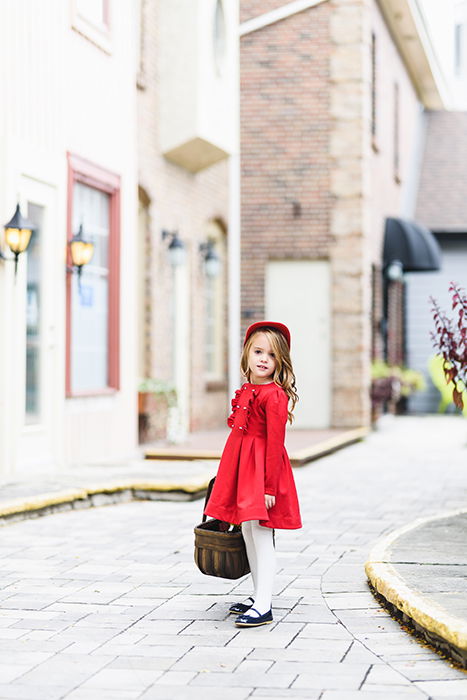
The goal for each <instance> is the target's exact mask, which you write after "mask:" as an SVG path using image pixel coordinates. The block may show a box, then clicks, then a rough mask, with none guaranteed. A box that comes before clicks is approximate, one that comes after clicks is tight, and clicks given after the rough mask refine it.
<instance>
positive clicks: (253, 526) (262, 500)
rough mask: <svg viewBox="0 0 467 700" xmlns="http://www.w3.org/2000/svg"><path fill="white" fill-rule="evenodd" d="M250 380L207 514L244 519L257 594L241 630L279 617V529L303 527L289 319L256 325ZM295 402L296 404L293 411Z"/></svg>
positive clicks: (246, 363)
mask: <svg viewBox="0 0 467 700" xmlns="http://www.w3.org/2000/svg"><path fill="white" fill-rule="evenodd" d="M240 365H241V370H242V374H243V375H244V376H245V378H246V380H247V381H246V382H245V384H243V386H242V387H241V389H238V390H237V391H236V393H235V398H234V399H233V400H232V409H233V412H232V414H231V416H230V418H229V419H228V421H227V422H228V425H229V426H230V427H231V428H232V432H231V434H230V435H229V438H228V440H227V443H226V445H225V448H224V451H223V453H222V457H221V461H220V464H219V469H218V472H217V477H216V481H215V484H214V488H213V490H212V493H211V497H210V499H209V501H208V503H207V505H206V509H205V511H204V512H205V513H206V515H209V516H211V517H213V518H218V519H219V520H223V521H225V522H229V523H236V524H239V523H242V532H243V538H244V540H245V546H246V551H247V555H248V561H249V564H250V569H251V576H252V579H253V585H254V594H253V597H252V598H249V599H248V601H249V602H248V603H237V604H235V605H232V606H231V607H230V610H229V612H231V613H236V614H238V613H240V616H239V617H237V619H236V621H235V624H236V625H237V626H238V627H258V626H260V625H268V624H270V623H271V622H272V619H273V618H272V609H271V601H272V588H273V583H274V576H275V571H276V556H275V550H274V540H273V534H274V532H273V528H285V529H297V528H300V527H301V526H302V524H301V520H300V510H299V506H298V499H297V492H296V489H295V483H294V478H293V474H292V469H291V466H290V462H289V458H288V456H287V452H286V450H285V447H284V437H285V424H286V422H287V418H288V419H289V421H290V422H292V411H293V409H294V407H295V404H296V402H297V400H298V396H297V392H296V391H295V375H294V373H293V369H292V363H291V360H290V332H289V329H288V328H287V326H285V325H284V324H283V323H276V322H275V321H260V322H258V323H253V325H251V326H250V327H249V328H248V330H247V332H246V335H245V341H244V343H243V352H242V357H241V363H240ZM289 401H290V403H291V407H290V409H291V410H290V411H288V404H289Z"/></svg>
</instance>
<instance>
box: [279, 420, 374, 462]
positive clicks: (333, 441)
mask: <svg viewBox="0 0 467 700" xmlns="http://www.w3.org/2000/svg"><path fill="white" fill-rule="evenodd" d="M369 433H370V428H354V429H353V430H346V431H345V433H343V434H342V435H336V437H333V438H329V439H328V440H323V441H322V442H318V443H317V444H316V445H312V446H311V447H305V448H304V449H302V450H295V451H294V452H291V453H290V463H291V464H292V466H293V467H302V466H304V465H305V464H307V463H308V462H312V461H314V460H315V459H319V458H320V457H325V456H326V455H329V454H331V453H332V452H336V451H337V450H340V449H342V448H343V447H348V446H349V445H353V444H354V443H356V442H360V441H361V440H363V439H364V438H366V437H367V435H368V434H369Z"/></svg>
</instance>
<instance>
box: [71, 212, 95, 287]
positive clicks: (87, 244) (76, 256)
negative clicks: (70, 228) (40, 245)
mask: <svg viewBox="0 0 467 700" xmlns="http://www.w3.org/2000/svg"><path fill="white" fill-rule="evenodd" d="M69 246H70V256H71V264H72V267H71V268H68V270H69V271H70V272H73V271H74V270H76V272H77V274H78V287H79V288H81V273H82V270H83V267H84V265H87V264H88V263H89V262H91V258H92V256H93V255H94V243H92V242H91V241H88V240H86V239H85V238H84V235H83V224H80V226H79V229H78V233H75V235H74V236H73V238H72V239H71V241H70V242H69Z"/></svg>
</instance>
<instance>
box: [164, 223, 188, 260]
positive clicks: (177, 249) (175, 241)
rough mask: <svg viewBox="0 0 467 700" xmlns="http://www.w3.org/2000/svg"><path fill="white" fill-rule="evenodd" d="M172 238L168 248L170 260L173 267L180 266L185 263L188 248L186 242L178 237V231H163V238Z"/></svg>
mask: <svg viewBox="0 0 467 700" xmlns="http://www.w3.org/2000/svg"><path fill="white" fill-rule="evenodd" d="M167 238H169V239H170V243H169V245H168V248H167V250H168V251H169V261H170V264H171V266H172V267H180V266H181V265H184V264H185V260H186V250H185V244H184V243H183V241H182V240H181V239H180V238H179V237H178V231H166V230H165V229H164V230H163V231H162V240H163V241H165V240H166V239H167Z"/></svg>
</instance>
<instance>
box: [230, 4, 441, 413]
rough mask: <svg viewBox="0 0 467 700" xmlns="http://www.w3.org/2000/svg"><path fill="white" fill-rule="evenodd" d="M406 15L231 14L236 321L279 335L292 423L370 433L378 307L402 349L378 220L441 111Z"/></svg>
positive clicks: (378, 9) (424, 49)
mask: <svg viewBox="0 0 467 700" xmlns="http://www.w3.org/2000/svg"><path fill="white" fill-rule="evenodd" d="M414 13H415V14H414ZM419 19H420V18H419V17H418V16H416V8H414V6H413V4H412V3H408V2H406V1H405V0H397V2H394V1H392V0H380V1H379V2H376V0H351V1H349V0H309V1H305V0H297V1H296V2H289V3H283V2H279V1H278V0H276V1H275V0H269V1H268V2H258V1H257V0H242V2H241V15H240V21H241V24H240V36H241V45H240V46H241V48H240V55H241V154H242V156H241V165H242V178H241V193H242V206H241V217H242V218H241V221H242V300H241V303H242V325H243V327H245V326H246V325H247V324H248V323H250V322H251V321H252V320H257V319H258V318H262V317H265V316H266V317H273V318H277V319H281V320H283V321H285V322H286V323H288V324H289V325H290V327H291V330H292V337H293V346H292V354H293V359H294V364H295V366H296V370H297V378H298V386H299V393H300V394H301V401H300V405H299V408H298V409H297V412H296V413H297V422H296V424H297V427H326V426H329V425H333V426H353V425H360V424H363V425H365V424H368V422H369V367H370V358H371V354H372V348H373V352H377V353H381V348H382V344H383V342H382V338H381V320H382V315H383V297H384V296H385V295H386V303H387V307H388V308H389V309H390V310H391V309H392V314H391V316H390V318H389V323H388V324H387V325H386V328H387V333H388V337H387V339H386V345H387V346H388V348H389V352H390V353H391V352H393V353H394V354H395V355H396V354H397V348H398V347H399V346H400V343H401V334H402V329H401V320H400V319H401V318H402V314H401V312H400V309H401V304H402V292H401V287H400V283H397V282H395V283H391V284H389V283H384V286H383V276H382V268H383V262H384V261H383V256H382V251H383V242H384V232H385V221H386V219H387V217H401V218H404V217H407V218H411V217H413V215H414V210H415V200H416V182H417V176H418V171H419V159H420V149H421V136H422V134H423V111H424V109H427V108H429V109H433V108H435V109H436V108H442V107H443V105H444V102H445V99H446V97H445V94H444V85H443V83H442V80H441V79H440V78H439V77H438V76H437V75H436V71H435V70H434V67H433V64H432V62H431V54H430V47H428V46H427V44H426V38H425V37H424V36H421V35H420V34H419V33H418V30H417V27H418V26H420V23H419ZM386 262H387V261H386Z"/></svg>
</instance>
